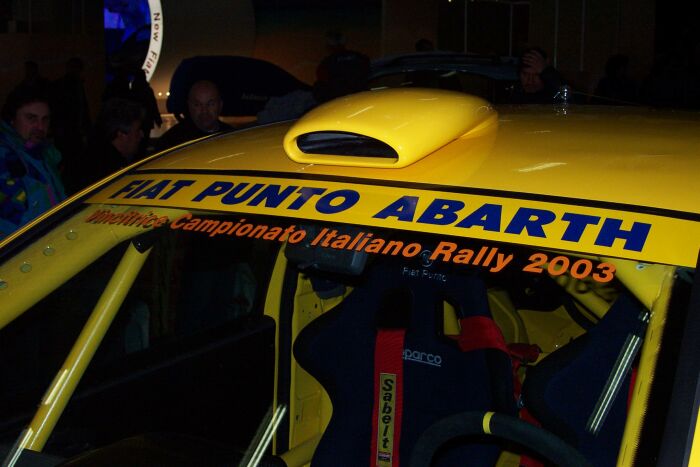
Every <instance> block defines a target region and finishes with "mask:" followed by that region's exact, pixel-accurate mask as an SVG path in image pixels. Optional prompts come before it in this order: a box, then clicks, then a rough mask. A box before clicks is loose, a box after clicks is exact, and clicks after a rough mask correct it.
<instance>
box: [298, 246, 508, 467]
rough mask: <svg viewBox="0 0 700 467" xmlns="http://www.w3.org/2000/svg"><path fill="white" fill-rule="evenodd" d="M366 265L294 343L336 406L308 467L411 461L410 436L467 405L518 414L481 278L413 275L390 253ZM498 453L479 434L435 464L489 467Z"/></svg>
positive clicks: (414, 437) (470, 408) (354, 466)
mask: <svg viewBox="0 0 700 467" xmlns="http://www.w3.org/2000/svg"><path fill="white" fill-rule="evenodd" d="M366 269H367V270H366V271H365V274H364V275H363V276H362V282H361V283H359V284H357V285H356V286H355V288H354V290H353V291H352V292H351V293H350V295H348V296H347V297H346V299H345V300H344V301H343V302H342V303H340V304H339V305H338V306H336V307H335V308H333V309H332V310H331V311H329V312H327V313H326V314H324V315H322V316H320V317H319V318H317V319H316V320H314V321H313V322H311V323H310V324H309V325H308V326H306V327H305V328H304V329H303V330H302V331H301V333H300V334H299V336H298V337H297V339H296V342H295V344H294V354H295V357H296V359H297V361H298V362H299V364H300V365H301V366H302V367H303V368H304V369H305V370H307V371H308V372H309V373H310V374H311V375H312V376H314V377H315V378H316V379H317V380H318V381H319V383H320V384H321V385H322V386H323V387H324V388H325V390H326V391H327V392H328V395H329V396H330V399H331V402H332V404H333V414H332V417H331V419H330V422H329V424H328V427H327V429H326V430H325V432H324V433H323V436H322V437H321V440H320V442H319V444H318V447H317V448H316V451H315V453H314V455H313V459H312V462H311V465H312V466H320V467H324V466H352V467H357V466H363V465H371V466H375V465H382V466H392V465H394V466H395V465H399V464H404V465H408V459H409V457H410V456H411V451H412V448H413V446H414V444H415V442H416V440H417V438H418V437H419V435H420V434H421V433H422V432H423V431H424V430H425V429H426V428H427V427H429V426H431V425H432V424H433V423H434V422H436V421H437V420H440V419H442V418H444V417H446V416H448V415H451V414H455V413H459V412H464V411H488V410H492V411H497V412H502V413H507V414H515V412H516V407H515V401H514V397H513V379H512V378H513V377H512V369H511V363H510V359H509V357H508V355H507V353H506V352H505V351H504V348H505V344H504V342H503V337H502V336H501V335H500V330H498V328H497V327H496V325H495V323H494V322H493V320H492V319H491V315H490V312H489V308H488V303H487V294H486V288H485V285H484V283H483V282H482V280H481V279H480V278H478V277H477V276H475V275H468V274H467V275H456V274H449V273H448V274H444V275H443V274H436V275H433V276H426V275H423V274H414V272H415V271H418V272H422V271H424V270H425V269H420V266H417V269H410V268H407V267H406V263H405V260H404V261H403V262H402V263H398V262H394V261H392V259H391V258H382V259H381V262H379V261H377V262H375V263H374V264H372V265H369V266H367V268H366ZM430 272H431V273H432V272H435V271H430ZM445 303H449V304H450V305H451V306H452V307H454V309H455V310H456V314H457V316H458V318H460V323H461V336H460V342H461V348H460V346H458V345H457V341H456V340H455V339H451V338H450V337H447V336H445V335H444V333H443V329H442V328H443V313H444V308H445V305H444V304H445ZM465 343H466V344H465ZM499 452H500V448H499V446H498V445H496V444H493V440H492V439H488V438H486V437H483V438H478V439H473V438H472V439H468V440H458V442H453V443H450V444H449V445H447V446H445V447H444V448H443V449H441V450H440V451H439V452H438V453H437V454H436V456H435V457H434V465H440V466H448V465H449V466H453V465H465V459H469V461H468V462H469V464H468V465H470V466H471V465H474V466H481V465H489V466H492V465H494V463H495V461H496V459H497V457H498V455H499Z"/></svg>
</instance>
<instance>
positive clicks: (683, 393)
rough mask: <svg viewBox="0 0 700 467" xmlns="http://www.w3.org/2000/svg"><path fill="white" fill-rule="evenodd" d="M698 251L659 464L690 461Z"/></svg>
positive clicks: (696, 377)
mask: <svg viewBox="0 0 700 467" xmlns="http://www.w3.org/2000/svg"><path fill="white" fill-rule="evenodd" d="M698 270H700V255H699V256H698V261H697V266H696V267H695V277H694V280H693V288H692V291H691V293H690V303H689V305H688V316H687V320H686V323H685V330H684V333H683V340H682V342H681V348H680V358H679V361H678V368H677V370H676V376H675V379H674V383H673V393H672V395H671V406H670V408H669V410H668V418H667V419H666V427H665V429H664V435H663V441H662V444H661V451H660V453H659V462H658V465H689V464H688V462H689V461H690V450H691V448H692V446H693V437H694V435H695V426H696V421H697V417H698V409H699V408H700V407H699V406H700V352H698V351H697V350H698V345H697V338H698V336H700V274H698Z"/></svg>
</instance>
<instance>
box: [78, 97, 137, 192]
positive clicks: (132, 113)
mask: <svg viewBox="0 0 700 467" xmlns="http://www.w3.org/2000/svg"><path fill="white" fill-rule="evenodd" d="M144 114H145V111H144V109H143V107H141V105H139V104H138V103H136V102H134V101H132V100H129V99H123V98H120V97H113V98H111V99H109V100H107V101H105V102H104V103H103V104H102V108H101V109H100V113H99V114H98V116H97V122H96V125H95V130H94V131H93V134H92V135H91V136H90V141H89V143H88V148H87V151H86V152H85V154H84V155H83V157H82V160H81V161H80V163H79V165H77V166H73V167H67V168H66V169H67V172H69V173H70V175H71V177H70V179H69V180H67V181H69V182H70V183H68V184H67V185H68V188H69V190H70V191H71V192H75V191H78V190H80V189H82V188H85V187H86V186H87V185H90V184H91V183H94V182H96V181H98V180H100V179H101V178H104V177H106V176H107V175H111V174H112V173H114V172H116V171H117V170H119V169H122V168H124V167H126V166H127V165H130V164H131V163H133V162H135V161H136V160H138V154H139V144H140V143H141V140H142V139H143V137H144V135H143V128H142V122H143V118H144Z"/></svg>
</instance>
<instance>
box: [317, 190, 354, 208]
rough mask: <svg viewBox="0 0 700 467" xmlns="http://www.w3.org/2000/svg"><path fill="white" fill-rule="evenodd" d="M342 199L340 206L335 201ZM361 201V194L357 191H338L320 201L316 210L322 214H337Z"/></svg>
mask: <svg viewBox="0 0 700 467" xmlns="http://www.w3.org/2000/svg"><path fill="white" fill-rule="evenodd" d="M337 199H341V200H342V201H341V202H340V203H339V204H338V205H334V204H333V203H334V201H335V200H337ZM359 200H360V194H359V193H358V192H356V191H355V190H336V191H332V192H330V193H328V194H327V195H325V196H323V197H322V198H321V199H319V200H318V202H317V203H316V210H317V211H318V212H320V213H322V214H335V213H337V212H340V211H345V210H346V209H348V208H350V207H352V206H354V205H355V204H356V203H357V202H358V201H359Z"/></svg>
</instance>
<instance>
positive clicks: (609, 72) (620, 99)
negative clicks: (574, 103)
mask: <svg viewBox="0 0 700 467" xmlns="http://www.w3.org/2000/svg"><path fill="white" fill-rule="evenodd" d="M628 66H629V57H627V55H613V56H612V57H610V58H608V61H607V62H606V64H605V76H603V77H602V78H601V79H600V81H599V82H598V86H597V87H596V90H595V95H594V96H593V98H592V99H591V103H592V104H609V105H630V104H634V103H635V102H637V85H636V83H635V82H634V80H632V78H630V77H629V74H628V73H627V69H628Z"/></svg>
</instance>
